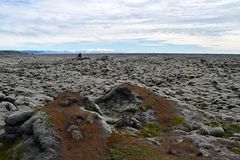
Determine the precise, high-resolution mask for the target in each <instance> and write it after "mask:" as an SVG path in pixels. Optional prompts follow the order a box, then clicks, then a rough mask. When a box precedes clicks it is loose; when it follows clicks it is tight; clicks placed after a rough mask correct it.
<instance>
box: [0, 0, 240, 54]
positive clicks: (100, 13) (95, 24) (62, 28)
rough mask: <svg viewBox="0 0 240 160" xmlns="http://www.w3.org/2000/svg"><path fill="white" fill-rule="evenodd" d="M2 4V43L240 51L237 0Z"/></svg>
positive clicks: (27, 0)
mask: <svg viewBox="0 0 240 160" xmlns="http://www.w3.org/2000/svg"><path fill="white" fill-rule="evenodd" d="M0 6H1V10H0V17H1V19H2V20H1V24H0V46H11V45H21V44H27V43H40V44H41V43H49V44H60V43H70V42H112V41H113V42H115V41H125V40H128V41H130V40H149V41H159V42H165V43H170V44H180V45H198V46H201V47H207V48H212V49H217V50H229V51H233V50H234V51H235V50H240V36H239V34H240V31H239V28H240V19H239V18H238V16H239V14H240V7H239V6H240V1H239V0H228V1H225V0H211V1H209V0H185V1H177V0H169V1H163V0H131V1H130V0H116V1H110V0H102V1H99V0H89V1H79V0H41V1H39V0H25V1H24V0H23V1H18V2H17V1H5V0H4V1H0ZM149 44H150V43H149ZM157 44H158V43H155V45H157ZM159 44H160V43H159ZM152 45H153V44H152Z"/></svg>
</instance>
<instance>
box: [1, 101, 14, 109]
mask: <svg viewBox="0 0 240 160" xmlns="http://www.w3.org/2000/svg"><path fill="white" fill-rule="evenodd" d="M0 108H5V109H6V110H8V111H16V110H17V107H16V106H15V105H14V104H12V103H10V102H5V101H4V102H1V103H0Z"/></svg>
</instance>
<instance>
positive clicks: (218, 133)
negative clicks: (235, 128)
mask: <svg viewBox="0 0 240 160" xmlns="http://www.w3.org/2000/svg"><path fill="white" fill-rule="evenodd" d="M209 131H210V135H212V136H215V137H223V136H224V129H223V128H222V127H213V128H210V130H209Z"/></svg>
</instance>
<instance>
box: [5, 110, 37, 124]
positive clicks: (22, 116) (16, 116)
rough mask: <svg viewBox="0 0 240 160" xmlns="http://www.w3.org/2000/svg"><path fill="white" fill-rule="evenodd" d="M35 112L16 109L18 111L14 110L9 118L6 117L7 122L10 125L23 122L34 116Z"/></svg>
mask: <svg viewBox="0 0 240 160" xmlns="http://www.w3.org/2000/svg"><path fill="white" fill-rule="evenodd" d="M33 114H34V112H33V111H32V110H28V111H16V112H13V113H12V114H11V115H10V116H9V117H8V118H6V120H5V122H6V124H7V125H10V126H13V125H17V124H21V123H23V122H24V121H26V120H27V119H29V118H30V117H32V115H33Z"/></svg>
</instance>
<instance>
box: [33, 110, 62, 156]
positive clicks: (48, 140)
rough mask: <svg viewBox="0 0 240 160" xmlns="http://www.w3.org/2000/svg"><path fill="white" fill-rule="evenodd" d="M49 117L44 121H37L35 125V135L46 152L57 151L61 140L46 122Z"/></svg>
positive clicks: (44, 118) (43, 118) (44, 117)
mask: <svg viewBox="0 0 240 160" xmlns="http://www.w3.org/2000/svg"><path fill="white" fill-rule="evenodd" d="M46 118H47V115H45V116H43V117H42V119H37V120H36V121H35V122H34V123H33V135H34V138H35V139H36V141H37V142H38V143H39V144H40V146H41V148H42V149H43V150H44V151H49V150H51V149H53V150H57V148H58V146H59V143H60V138H59V137H58V136H57V134H56V132H55V131H54V130H53V128H52V127H51V126H50V125H49V124H47V122H46Z"/></svg>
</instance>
